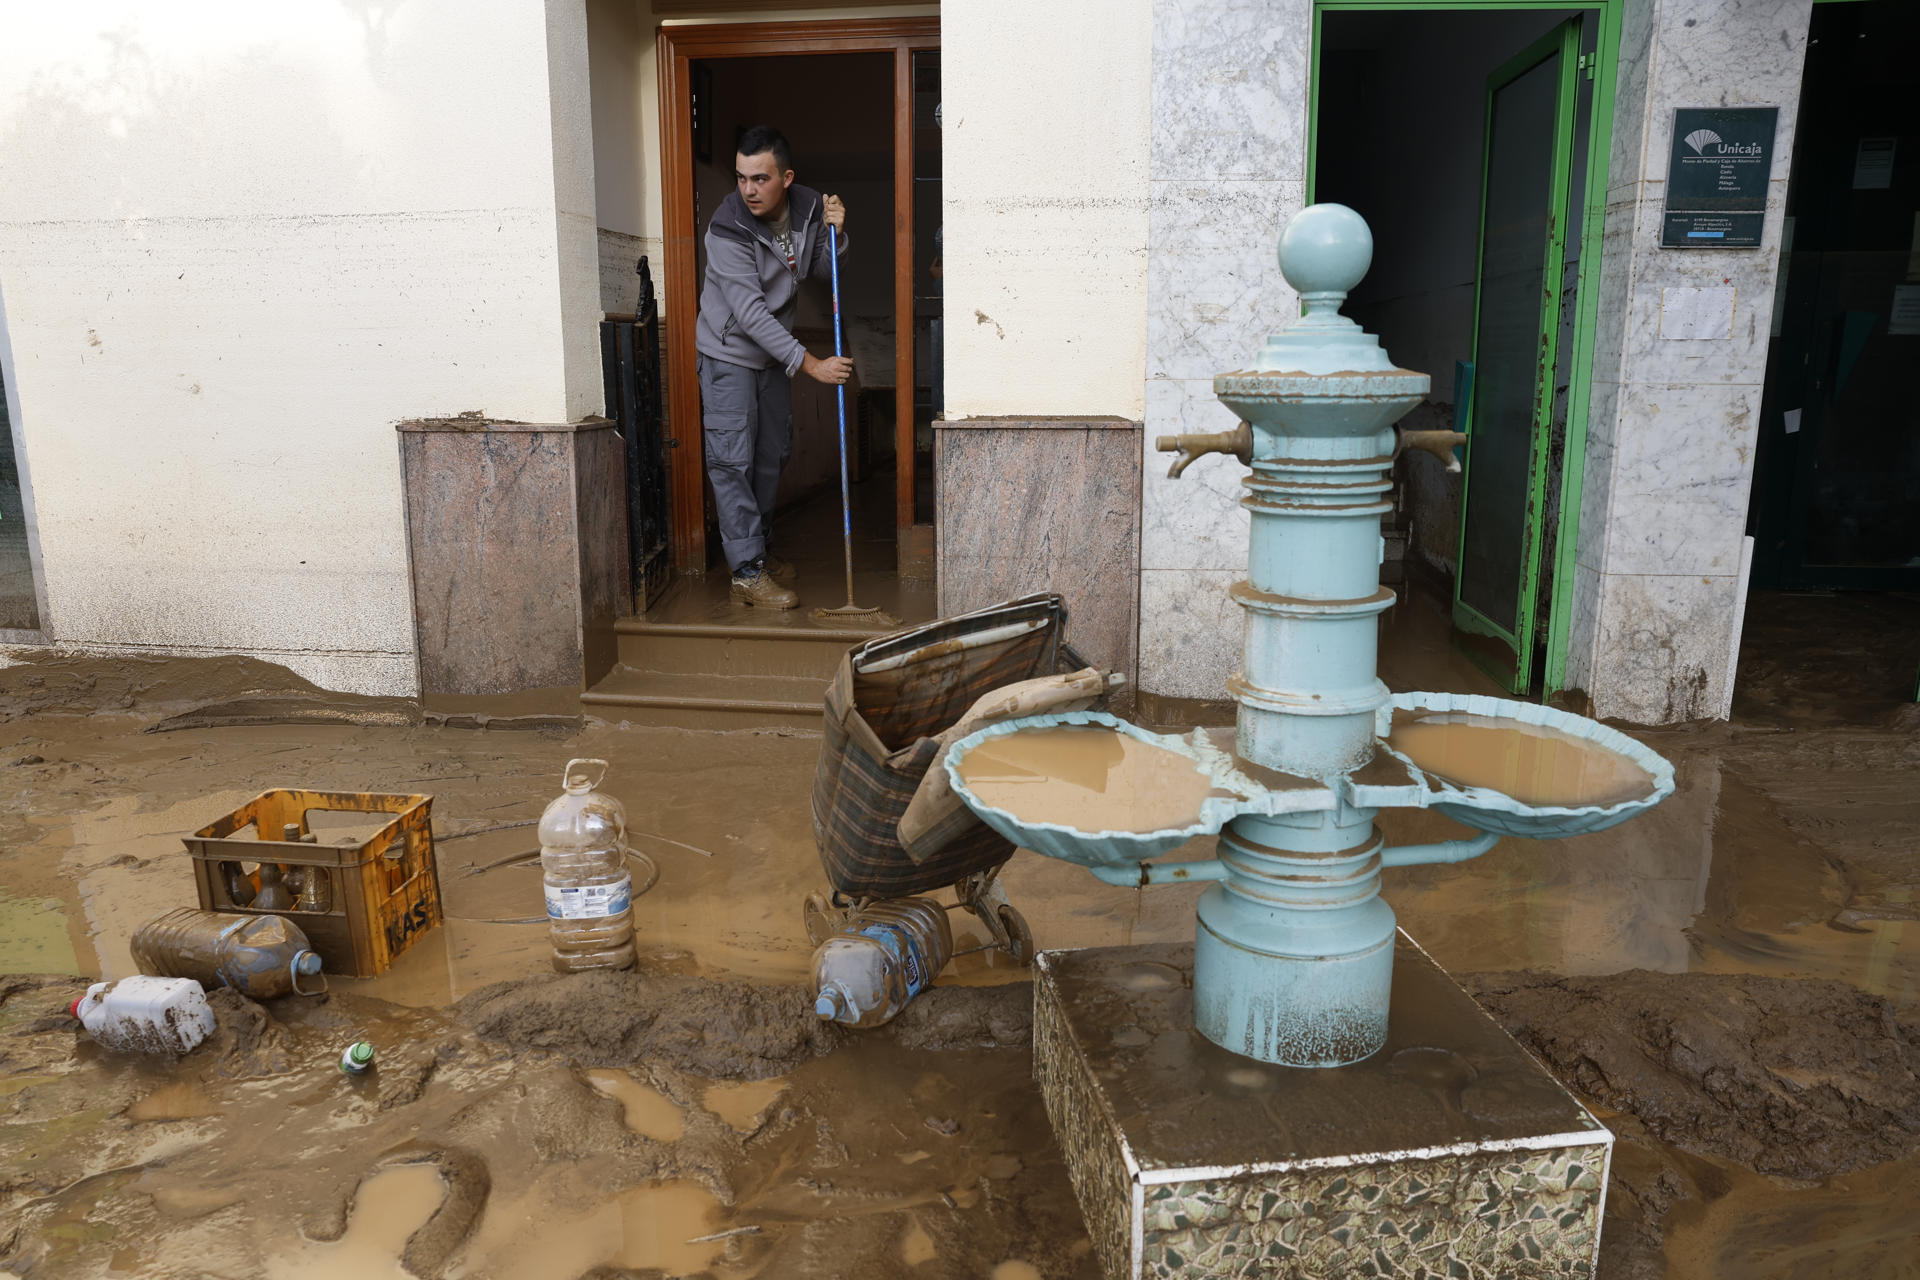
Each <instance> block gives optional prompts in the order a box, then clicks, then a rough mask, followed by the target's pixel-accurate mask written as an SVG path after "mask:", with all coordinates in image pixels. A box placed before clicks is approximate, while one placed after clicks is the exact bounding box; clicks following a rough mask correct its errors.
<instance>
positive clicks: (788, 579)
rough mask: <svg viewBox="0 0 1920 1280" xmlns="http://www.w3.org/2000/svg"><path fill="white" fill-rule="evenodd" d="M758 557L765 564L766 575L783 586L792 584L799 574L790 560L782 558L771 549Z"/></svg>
mask: <svg viewBox="0 0 1920 1280" xmlns="http://www.w3.org/2000/svg"><path fill="white" fill-rule="evenodd" d="M760 559H761V560H762V561H763V562H764V563H765V564H766V566H767V576H768V577H770V578H772V579H773V580H774V581H775V582H777V583H779V584H780V585H781V586H783V587H790V586H792V585H793V582H794V579H796V578H798V577H799V576H800V572H799V570H797V569H795V568H794V567H793V563H792V562H791V561H789V560H783V559H781V558H780V557H779V556H777V555H775V554H773V552H771V551H769V552H767V554H765V555H764V556H761V557H760Z"/></svg>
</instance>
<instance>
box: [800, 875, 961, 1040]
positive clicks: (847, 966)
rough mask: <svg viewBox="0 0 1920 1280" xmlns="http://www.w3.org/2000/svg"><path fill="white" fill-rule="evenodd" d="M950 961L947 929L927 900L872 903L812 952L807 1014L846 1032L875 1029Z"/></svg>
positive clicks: (944, 916) (935, 906)
mask: <svg viewBox="0 0 1920 1280" xmlns="http://www.w3.org/2000/svg"><path fill="white" fill-rule="evenodd" d="M952 958H953V930H952V929H951V928H950V927H949V926H948V924H947V913H946V911H945V909H943V908H942V907H941V906H940V904H939V903H937V902H935V901H934V900H933V899H932V898H898V899H895V900H893V901H890V902H876V903H873V904H871V905H870V906H868V907H867V908H865V909H864V910H862V911H859V912H856V913H855V914H854V915H853V917H852V918H851V919H849V920H848V921H847V923H846V924H845V925H844V926H842V927H841V929H840V932H838V933H836V934H834V935H833V936H832V937H831V938H828V939H827V940H826V941H825V942H823V943H821V944H820V947H819V949H818V950H816V951H815V952H814V953H813V988H814V990H815V991H816V992H817V993H818V997H817V999H816V1000H815V1001H814V1006H813V1011H814V1012H815V1013H817V1014H819V1015H820V1016H821V1017H822V1018H825V1019H827V1020H829V1021H831V1022H842V1023H845V1024H846V1025H848V1026H850V1027H877V1026H879V1025H880V1024H881V1023H883V1022H887V1021H889V1020H891V1019H892V1018H893V1016H894V1015H895V1014H897V1013H899V1012H900V1011H901V1010H902V1009H904V1008H906V1007H907V1002H908V1001H909V1000H911V999H913V998H914V997H915V996H917V995H919V994H920V993H921V992H922V991H925V990H926V989H927V988H928V987H929V986H931V985H932V984H933V980H934V978H935V977H937V976H938V975H939V973H940V971H941V970H942V969H944V968H946V967H947V961H948V960H950V959H952Z"/></svg>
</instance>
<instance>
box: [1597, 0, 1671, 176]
mask: <svg viewBox="0 0 1920 1280" xmlns="http://www.w3.org/2000/svg"><path fill="white" fill-rule="evenodd" d="M1658 7H1659V0H1626V4H1625V5H1624V6H1622V11H1621V15H1620V57H1619V63H1620V65H1619V66H1618V67H1617V68H1616V69H1615V72H1614V82H1613V84H1614V88H1613V137H1612V139H1611V142H1610V146H1609V154H1608V167H1607V182H1608V183H1609V184H1610V186H1611V185H1616V184H1622V183H1630V182H1632V181H1634V180H1635V179H1637V178H1639V177H1640V176H1641V172H1642V168H1641V166H1642V155H1643V152H1644V150H1645V147H1646V142H1647V137H1646V134H1647V82H1648V79H1649V76H1650V72H1651V61H1652V58H1653V28H1654V19H1655V10H1656V9H1657V8H1658ZM1661 176H1665V175H1664V174H1663V175H1661ZM1609 194H1611V193H1609Z"/></svg>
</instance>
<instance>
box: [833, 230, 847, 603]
mask: <svg viewBox="0 0 1920 1280" xmlns="http://www.w3.org/2000/svg"><path fill="white" fill-rule="evenodd" d="M827 267H828V269H829V271H830V273H831V276H832V280H833V354H834V355H835V357H838V356H839V355H840V228H838V227H836V226H834V225H833V224H832V223H831V222H829V223H828V224H827ZM833 398H834V402H835V404H836V405H837V407H838V409H839V411H840V539H841V543H842V545H843V546H844V547H845V548H846V553H847V604H848V606H849V607H851V606H852V604H853V494H852V491H851V489H850V488H849V487H848V483H847V384H846V383H844V382H836V383H834V384H833Z"/></svg>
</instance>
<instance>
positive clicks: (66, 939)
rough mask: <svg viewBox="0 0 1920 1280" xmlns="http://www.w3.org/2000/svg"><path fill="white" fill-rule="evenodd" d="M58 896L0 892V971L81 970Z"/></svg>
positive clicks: (60, 971) (58, 971)
mask: <svg viewBox="0 0 1920 1280" xmlns="http://www.w3.org/2000/svg"><path fill="white" fill-rule="evenodd" d="M80 971H81V970H80V967H79V960H78V958H77V957H76V956H75V954H74V948H73V939H72V938H71V937H70V936H69V935H68V933H67V915H66V912H65V910H64V909H63V907H62V904H61V902H60V900H59V899H58V898H12V897H8V896H6V895H5V894H0V973H79V972H80Z"/></svg>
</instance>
